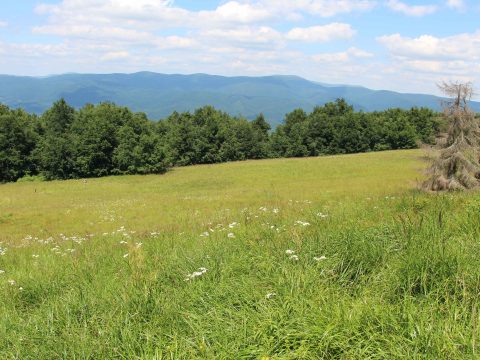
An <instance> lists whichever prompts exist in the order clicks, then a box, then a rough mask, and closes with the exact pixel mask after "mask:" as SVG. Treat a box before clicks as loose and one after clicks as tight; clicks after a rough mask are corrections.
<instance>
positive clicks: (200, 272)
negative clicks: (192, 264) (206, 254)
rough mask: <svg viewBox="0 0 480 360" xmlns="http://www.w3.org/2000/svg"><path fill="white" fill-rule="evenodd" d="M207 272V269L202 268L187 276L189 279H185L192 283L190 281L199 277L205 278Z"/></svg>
mask: <svg viewBox="0 0 480 360" xmlns="http://www.w3.org/2000/svg"><path fill="white" fill-rule="evenodd" d="M207 271H208V269H207V268H204V267H201V268H199V269H198V271H194V272H193V273H191V274H187V277H186V278H185V281H190V280H193V279H195V278H197V277H200V276H203V275H204V274H205V273H206V272H207Z"/></svg>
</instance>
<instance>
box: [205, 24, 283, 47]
mask: <svg viewBox="0 0 480 360" xmlns="http://www.w3.org/2000/svg"><path fill="white" fill-rule="evenodd" d="M199 35H200V38H204V39H211V40H215V42H217V41H218V40H220V41H224V42H228V43H230V44H238V43H243V44H251V45H255V44H264V45H266V46H275V44H279V43H281V42H282V40H283V35H282V34H281V33H280V32H278V31H276V30H275V29H273V28H271V27H269V26H260V27H256V26H255V27H253V26H241V27H235V28H231V29H221V28H216V29H207V30H204V31H201V32H200V34H199Z"/></svg>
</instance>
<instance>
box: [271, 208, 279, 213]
mask: <svg viewBox="0 0 480 360" xmlns="http://www.w3.org/2000/svg"><path fill="white" fill-rule="evenodd" d="M272 212H273V213H274V214H278V213H279V212H280V210H279V209H278V208H273V210H272Z"/></svg>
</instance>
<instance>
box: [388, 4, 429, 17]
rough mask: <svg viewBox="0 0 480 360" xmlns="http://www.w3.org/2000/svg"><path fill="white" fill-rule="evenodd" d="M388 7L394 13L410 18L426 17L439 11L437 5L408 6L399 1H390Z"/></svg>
mask: <svg viewBox="0 0 480 360" xmlns="http://www.w3.org/2000/svg"><path fill="white" fill-rule="evenodd" d="M387 6H388V7H389V8H390V9H391V10H393V11H396V12H399V13H402V14H405V15H408V16H425V15H429V14H433V13H434V12H436V11H437V10H438V7H437V6H436V5H407V4H405V3H403V2H401V1H399V0H389V1H388V2H387Z"/></svg>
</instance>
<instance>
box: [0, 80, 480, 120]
mask: <svg viewBox="0 0 480 360" xmlns="http://www.w3.org/2000/svg"><path fill="white" fill-rule="evenodd" d="M59 98H64V99H65V100H66V101H67V102H68V103H69V104H71V105H72V106H74V107H75V108H81V107H82V106H84V105H85V104H87V103H92V104H98V103H100V102H104V101H110V102H114V103H116V104H118V105H122V106H128V107H129V108H130V109H131V110H132V111H140V112H145V113H146V114H147V115H148V117H149V118H150V119H152V120H159V119H161V118H165V117H167V116H168V115H170V114H171V113H172V112H173V111H179V112H182V111H193V110H195V109H197V108H200V107H202V106H205V105H212V106H214V107H215V108H217V109H219V110H222V111H225V112H227V113H229V114H231V115H234V116H237V115H241V116H244V117H246V118H248V119H254V118H255V117H256V116H257V115H258V114H260V113H263V114H264V115H265V118H266V120H267V121H268V122H269V123H270V124H271V125H273V126H276V125H278V124H279V123H281V122H282V120H283V119H284V117H285V114H287V113H289V112H291V111H293V110H294V109H298V108H301V109H303V110H305V111H307V112H309V111H312V110H313V108H314V107H315V106H317V105H320V106H321V105H323V104H325V103H327V102H331V101H334V100H336V99H337V98H343V99H345V100H346V101H347V102H348V103H349V104H352V105H353V107H354V108H355V109H356V110H364V111H382V110H386V109H389V108H402V109H410V108H412V107H428V108H430V109H432V110H440V98H438V97H436V96H432V95H422V94H401V93H396V92H392V91H375V90H370V89H367V88H363V87H355V86H348V85H326V84H320V83H316V82H312V81H308V80H306V79H303V78H300V77H296V76H265V77H246V76H240V77H224V76H215V75H206V74H194V75H166V74H158V73H151V72H139V73H134V74H103V75H102V74H65V75H55V76H48V77H19V76H10V75H0V103H3V104H6V105H8V106H10V107H13V108H22V109H24V110H26V111H28V112H32V113H37V114H41V113H43V112H44V111H45V110H47V109H48V108H50V107H51V106H52V104H53V103H54V102H55V101H57V100H58V99H59ZM471 105H472V107H473V108H474V110H476V111H480V103H475V102H472V104H471Z"/></svg>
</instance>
